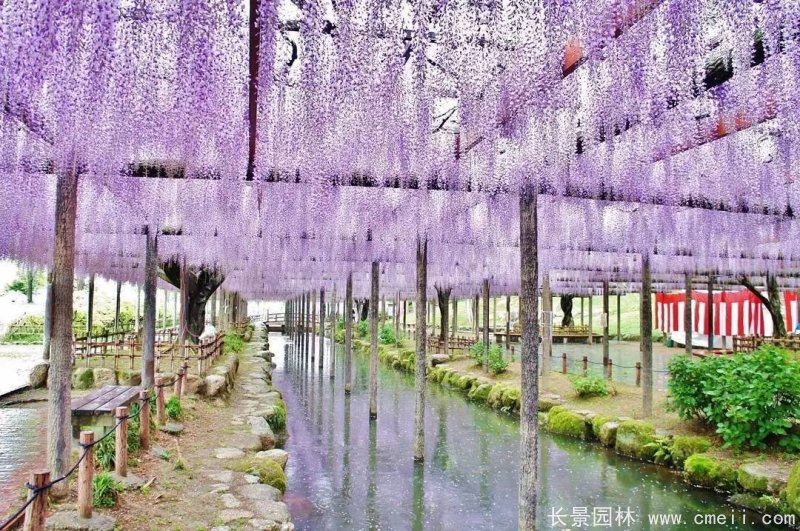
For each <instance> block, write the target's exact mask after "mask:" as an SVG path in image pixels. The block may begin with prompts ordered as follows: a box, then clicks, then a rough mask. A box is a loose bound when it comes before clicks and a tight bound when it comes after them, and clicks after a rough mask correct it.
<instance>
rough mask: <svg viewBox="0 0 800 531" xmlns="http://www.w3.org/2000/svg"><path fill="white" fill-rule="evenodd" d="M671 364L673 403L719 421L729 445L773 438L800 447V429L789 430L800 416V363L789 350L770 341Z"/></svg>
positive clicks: (683, 411)
mask: <svg viewBox="0 0 800 531" xmlns="http://www.w3.org/2000/svg"><path fill="white" fill-rule="evenodd" d="M668 368H669V371H670V375H671V378H670V380H669V383H668V387H669V391H670V403H669V408H670V409H671V410H672V411H676V412H677V413H678V414H679V415H680V417H681V418H683V419H690V418H701V419H704V420H705V421H706V422H707V423H708V424H710V425H711V426H714V427H716V431H717V433H718V434H719V435H720V436H721V437H722V439H723V441H724V446H725V447H732V448H736V449H742V448H765V447H766V446H767V442H768V441H769V440H770V439H771V438H772V439H777V440H778V442H779V444H780V446H782V447H784V448H785V449H787V450H791V451H796V450H800V435H798V434H795V433H790V432H789V429H790V428H791V426H792V421H793V419H796V418H800V365H799V364H798V363H797V362H795V361H793V360H792V359H791V358H790V356H789V355H788V354H787V353H785V352H783V351H782V350H780V349H777V348H775V347H771V346H766V347H762V348H760V349H759V350H757V351H755V352H753V353H751V354H746V355H745V354H737V355H735V356H731V357H708V358H703V359H701V360H691V359H688V358H687V357H686V356H680V357H676V358H674V359H673V360H671V361H670V363H669V366H668Z"/></svg>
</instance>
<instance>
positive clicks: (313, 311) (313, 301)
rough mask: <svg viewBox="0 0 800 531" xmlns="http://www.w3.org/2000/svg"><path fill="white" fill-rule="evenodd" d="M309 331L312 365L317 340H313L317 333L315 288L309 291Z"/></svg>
mask: <svg viewBox="0 0 800 531" xmlns="http://www.w3.org/2000/svg"><path fill="white" fill-rule="evenodd" d="M310 308H311V332H310V336H309V337H310V339H311V366H312V367H313V366H314V357H315V356H316V354H317V342H316V341H315V340H314V339H315V338H314V334H316V333H317V292H316V290H314V291H312V292H311V306H310Z"/></svg>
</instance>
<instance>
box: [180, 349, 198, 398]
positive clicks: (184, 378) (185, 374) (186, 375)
mask: <svg viewBox="0 0 800 531" xmlns="http://www.w3.org/2000/svg"><path fill="white" fill-rule="evenodd" d="M198 352H199V350H198ZM182 369H183V370H181V374H180V376H181V392H180V394H179V395H178V396H179V397H181V396H183V395H185V394H186V388H187V387H189V386H188V385H186V381H187V380H188V378H189V362H188V361H184V362H183V367H182Z"/></svg>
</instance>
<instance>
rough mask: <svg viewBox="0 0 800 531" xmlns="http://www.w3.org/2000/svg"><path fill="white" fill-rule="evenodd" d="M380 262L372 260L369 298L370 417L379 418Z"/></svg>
mask: <svg viewBox="0 0 800 531" xmlns="http://www.w3.org/2000/svg"><path fill="white" fill-rule="evenodd" d="M379 282H380V264H379V263H378V262H372V275H371V282H370V299H369V302H370V304H369V418H370V419H376V418H378V294H379V293H380V287H379V285H378V283H379Z"/></svg>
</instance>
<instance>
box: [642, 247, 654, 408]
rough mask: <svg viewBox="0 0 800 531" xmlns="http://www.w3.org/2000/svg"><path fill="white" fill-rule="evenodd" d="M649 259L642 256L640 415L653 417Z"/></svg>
mask: <svg viewBox="0 0 800 531" xmlns="http://www.w3.org/2000/svg"><path fill="white" fill-rule="evenodd" d="M651 290H652V277H651V274H650V257H649V256H648V255H646V254H644V255H642V414H643V415H644V416H645V417H651V416H652V415H653V309H652V307H651V300H650V293H651Z"/></svg>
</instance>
